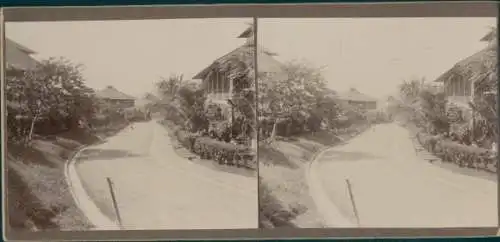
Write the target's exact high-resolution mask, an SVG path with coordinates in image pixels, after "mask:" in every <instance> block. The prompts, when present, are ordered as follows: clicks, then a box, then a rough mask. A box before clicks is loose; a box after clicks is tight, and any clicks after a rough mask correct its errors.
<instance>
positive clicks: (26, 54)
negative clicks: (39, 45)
mask: <svg viewBox="0 0 500 242" xmlns="http://www.w3.org/2000/svg"><path fill="white" fill-rule="evenodd" d="M34 54H36V52H35V51H33V50H31V49H29V48H27V47H25V46H23V45H21V44H19V43H17V42H15V41H13V40H11V39H9V38H5V60H6V68H7V69H8V70H9V69H15V70H29V69H33V68H35V67H36V65H37V64H38V62H37V61H36V60H35V59H34V58H33V57H32V55H34Z"/></svg>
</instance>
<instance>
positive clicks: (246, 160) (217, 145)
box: [174, 128, 257, 170]
mask: <svg viewBox="0 0 500 242" xmlns="http://www.w3.org/2000/svg"><path fill="white" fill-rule="evenodd" d="M174 133H175V137H176V138H177V140H178V141H179V143H181V145H182V146H184V147H185V148H186V149H188V150H190V151H192V152H193V153H195V154H197V155H199V156H200V158H202V159H209V160H214V161H216V162H217V163H219V164H221V165H229V166H237V167H246V168H248V169H253V170H255V169H256V168H257V163H256V160H255V155H254V154H253V152H252V151H251V149H250V147H247V146H243V145H237V144H232V143H227V142H223V141H218V140H215V139H212V138H209V137H204V136H200V135H198V134H193V133H189V132H187V131H184V130H182V129H180V128H176V129H175V130H174Z"/></svg>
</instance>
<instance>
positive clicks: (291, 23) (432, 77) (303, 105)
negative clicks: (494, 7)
mask: <svg viewBox="0 0 500 242" xmlns="http://www.w3.org/2000/svg"><path fill="white" fill-rule="evenodd" d="M257 33H258V38H257V50H258V53H259V54H258V55H257V58H258V59H257V63H258V67H257V69H258V81H257V83H258V111H259V127H260V129H259V146H258V161H259V213H260V219H259V220H260V221H259V226H260V227H261V228H267V229H272V228H284V227H287V228H471V227H497V226H498V209H497V207H498V201H497V197H498V195H497V191H498V177H497V164H498V159H497V147H498V144H497V140H498V116H497V106H496V105H497V81H498V80H497V75H498V73H497V48H498V47H497V29H496V18H494V17H467V18H465V17H462V18H458V17H447V18H443V17H441V18H440V17H426V18H402V17H401V18H269V19H258V31H257Z"/></svg>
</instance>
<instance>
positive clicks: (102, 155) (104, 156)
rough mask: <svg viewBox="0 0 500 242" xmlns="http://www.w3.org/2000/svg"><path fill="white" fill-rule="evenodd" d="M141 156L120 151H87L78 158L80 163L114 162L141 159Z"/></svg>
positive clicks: (96, 149) (95, 149)
mask: <svg viewBox="0 0 500 242" xmlns="http://www.w3.org/2000/svg"><path fill="white" fill-rule="evenodd" d="M139 156H140V155H138V154H134V153H131V152H129V151H127V150H118V149H98V148H94V149H86V150H84V151H82V152H81V153H80V155H79V156H78V161H90V160H113V159H120V158H126V157H139Z"/></svg>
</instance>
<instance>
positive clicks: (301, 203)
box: [259, 132, 352, 228]
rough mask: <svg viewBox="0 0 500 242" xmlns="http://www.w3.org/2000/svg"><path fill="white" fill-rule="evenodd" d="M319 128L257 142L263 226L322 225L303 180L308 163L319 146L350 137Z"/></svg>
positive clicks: (329, 145)
mask: <svg viewBox="0 0 500 242" xmlns="http://www.w3.org/2000/svg"><path fill="white" fill-rule="evenodd" d="M351 137H352V135H350V134H346V135H342V136H340V137H338V136H336V135H334V134H332V133H329V132H321V133H316V134H305V135H301V136H299V137H294V138H287V139H284V138H280V139H277V140H276V141H275V142H274V143H273V144H264V143H262V144H260V145H259V176H260V177H259V180H260V183H259V200H260V201H259V205H260V211H259V212H260V217H261V221H260V226H261V227H262V228H278V227H299V228H322V227H324V224H323V223H322V221H321V215H320V214H319V211H317V209H316V206H315V205H314V201H313V200H312V198H311V196H310V193H309V187H308V184H307V181H306V177H305V174H306V170H307V169H308V168H307V166H308V164H309V162H310V161H311V159H313V157H314V155H315V154H316V153H317V152H319V151H320V150H322V149H325V148H327V147H332V146H335V145H337V144H340V143H341V140H346V139H349V138H351Z"/></svg>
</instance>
